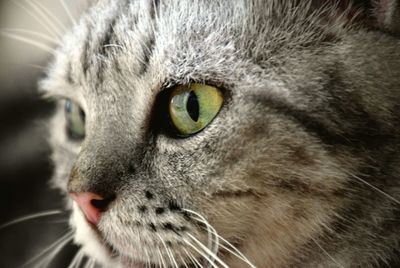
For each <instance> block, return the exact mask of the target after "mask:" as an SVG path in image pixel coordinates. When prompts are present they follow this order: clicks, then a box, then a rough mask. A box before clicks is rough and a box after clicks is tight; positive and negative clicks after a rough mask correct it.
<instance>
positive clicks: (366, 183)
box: [352, 175, 400, 205]
mask: <svg viewBox="0 0 400 268" xmlns="http://www.w3.org/2000/svg"><path fill="white" fill-rule="evenodd" d="M352 177H354V178H355V179H357V180H359V181H360V182H362V183H364V184H365V185H367V186H369V187H371V188H372V189H374V190H376V191H377V192H378V193H380V194H382V195H384V196H386V197H387V198H389V199H390V200H392V201H393V202H395V203H396V204H398V205H400V201H399V200H397V199H396V198H394V197H393V196H391V195H389V194H387V193H385V192H384V191H382V190H381V189H379V188H377V187H376V186H373V185H372V184H370V183H369V182H367V181H366V180H364V179H362V178H360V177H358V176H356V175H352Z"/></svg>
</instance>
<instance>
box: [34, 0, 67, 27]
mask: <svg viewBox="0 0 400 268" xmlns="http://www.w3.org/2000/svg"><path fill="white" fill-rule="evenodd" d="M32 2H34V3H35V4H36V5H37V6H38V8H40V9H42V10H43V12H45V13H46V14H47V16H48V18H49V19H51V20H52V21H54V22H55V23H56V24H57V25H58V26H59V27H61V30H62V31H63V32H66V31H67V28H66V27H65V25H64V24H63V23H62V22H61V21H60V20H59V19H58V18H57V17H56V16H54V15H53V13H51V12H50V10H49V9H47V8H46V7H45V6H44V5H42V4H41V3H39V2H38V1H35V0H32Z"/></svg>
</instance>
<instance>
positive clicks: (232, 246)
mask: <svg viewBox="0 0 400 268" xmlns="http://www.w3.org/2000/svg"><path fill="white" fill-rule="evenodd" d="M186 211H187V212H189V213H192V214H194V215H196V216H197V217H199V218H200V219H198V218H195V217H193V219H195V220H197V221H199V222H202V223H204V224H205V225H206V226H207V231H208V232H209V229H210V228H211V229H212V233H213V234H214V235H215V236H216V237H218V238H219V240H221V241H222V242H223V243H225V244H226V245H228V246H229V247H230V248H231V249H232V250H231V249H229V248H228V247H227V246H224V245H223V244H219V241H215V242H216V243H217V244H218V245H219V246H220V247H222V248H224V249H225V250H226V251H228V252H229V253H231V254H233V255H234V256H236V257H237V258H239V259H241V260H242V261H244V262H245V263H247V264H248V265H249V266H250V267H252V268H255V267H256V266H255V265H254V264H252V263H251V262H250V260H249V259H248V258H246V256H244V254H243V253H242V252H240V251H239V250H238V249H237V248H236V247H235V246H234V245H232V244H231V243H230V242H229V241H228V240H226V239H225V238H223V237H222V236H220V235H219V234H218V233H217V231H216V230H215V229H214V227H213V226H212V225H211V224H210V223H209V222H208V221H207V220H206V219H205V218H204V217H203V216H202V215H200V214H199V213H197V212H194V211H191V210H188V209H186Z"/></svg>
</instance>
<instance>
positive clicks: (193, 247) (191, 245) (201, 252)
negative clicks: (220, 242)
mask: <svg viewBox="0 0 400 268" xmlns="http://www.w3.org/2000/svg"><path fill="white" fill-rule="evenodd" d="M183 242H185V243H186V244H187V245H188V246H190V247H191V248H192V249H194V250H195V251H196V252H197V253H198V254H200V256H202V257H203V258H204V259H206V260H207V261H208V262H209V264H210V265H211V266H212V267H214V268H218V266H217V265H216V264H215V263H214V260H211V259H210V258H209V257H208V256H207V255H205V253H204V252H203V251H201V250H200V249H198V248H197V247H196V246H194V245H193V244H192V243H190V242H189V241H188V240H186V239H183Z"/></svg>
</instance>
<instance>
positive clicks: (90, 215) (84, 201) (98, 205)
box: [70, 192, 115, 225]
mask: <svg viewBox="0 0 400 268" xmlns="http://www.w3.org/2000/svg"><path fill="white" fill-rule="evenodd" d="M70 196H71V198H72V199H73V200H74V201H75V202H76V204H77V205H78V206H79V208H80V209H81V211H82V212H83V214H85V217H86V219H87V220H88V221H89V222H90V223H92V224H94V225H97V224H98V223H99V222H100V218H101V214H102V213H103V212H104V211H106V210H107V209H108V207H109V205H110V203H111V202H112V201H113V200H114V199H115V195H111V196H109V197H107V198H104V197H103V196H100V195H98V194H95V193H92V192H81V193H70Z"/></svg>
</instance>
